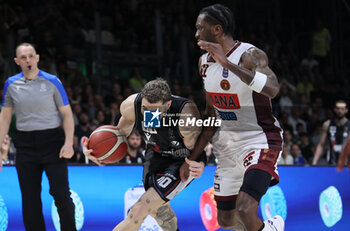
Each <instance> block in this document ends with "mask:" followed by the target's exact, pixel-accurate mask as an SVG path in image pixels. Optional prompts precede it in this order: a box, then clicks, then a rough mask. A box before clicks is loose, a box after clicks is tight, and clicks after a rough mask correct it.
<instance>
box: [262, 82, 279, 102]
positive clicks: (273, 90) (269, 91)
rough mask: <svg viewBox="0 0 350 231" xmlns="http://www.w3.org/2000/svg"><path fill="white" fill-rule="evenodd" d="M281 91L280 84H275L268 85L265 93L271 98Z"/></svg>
mask: <svg viewBox="0 0 350 231" xmlns="http://www.w3.org/2000/svg"><path fill="white" fill-rule="evenodd" d="M279 91H280V87H279V85H277V86H273V87H266V88H265V89H264V93H265V94H264V95H266V96H267V97H269V98H270V99H273V98H275V97H276V96H277V95H278V93H279Z"/></svg>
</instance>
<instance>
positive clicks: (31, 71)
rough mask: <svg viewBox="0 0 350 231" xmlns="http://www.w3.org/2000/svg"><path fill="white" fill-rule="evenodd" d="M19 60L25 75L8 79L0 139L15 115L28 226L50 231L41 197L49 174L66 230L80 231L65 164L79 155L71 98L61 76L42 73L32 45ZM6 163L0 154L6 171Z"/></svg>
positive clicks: (19, 50)
mask: <svg viewBox="0 0 350 231" xmlns="http://www.w3.org/2000/svg"><path fill="white" fill-rule="evenodd" d="M14 61H15V62H16V64H17V65H18V66H20V68H21V69H22V72H21V73H19V74H17V75H14V76H12V77H10V78H8V79H7V81H6V83H5V86H4V93H3V102H2V110H1V114H0V128H1V129H0V140H4V137H5V136H6V134H7V132H8V129H9V125H10V122H11V118H12V112H13V111H14V113H15V114H16V117H17V121H16V125H17V130H18V134H17V136H16V139H15V141H14V144H15V147H16V149H17V154H16V169H17V174H18V180H19V185H20V188H21V193H22V212H23V221H24V226H25V228H26V230H30V231H31V230H33V231H41V230H45V223H44V217H43V213H42V202H41V197H40V196H41V195H40V194H41V179H42V174H43V171H44V170H45V172H46V175H47V178H48V180H49V184H50V194H51V195H52V196H53V197H54V199H55V203H56V206H57V210H58V214H59V216H60V223H61V230H64V231H66V230H67V231H70V230H76V228H75V218H74V204H73V201H72V199H71V198H70V192H69V186H68V170H67V163H66V159H65V158H71V157H72V156H73V154H74V152H73V134H74V122H73V116H72V111H71V108H70V105H69V101H68V97H67V94H66V92H65V90H64V88H63V86H62V83H61V82H60V80H59V79H58V78H57V77H56V76H54V75H51V74H48V73H46V72H43V71H41V70H39V68H38V62H39V55H38V54H37V53H36V51H35V48H34V46H33V45H32V44H30V43H22V44H20V45H18V46H17V48H16V57H15V59H14ZM61 125H62V126H61ZM62 128H63V130H62ZM1 162H2V161H1V155H0V170H1V165H2V164H1Z"/></svg>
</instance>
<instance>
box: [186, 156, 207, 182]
mask: <svg viewBox="0 0 350 231" xmlns="http://www.w3.org/2000/svg"><path fill="white" fill-rule="evenodd" d="M185 161H186V163H187V164H188V166H189V170H190V176H192V177H194V178H199V177H200V176H201V175H202V173H203V171H204V163H203V162H198V161H195V160H189V159H188V158H185Z"/></svg>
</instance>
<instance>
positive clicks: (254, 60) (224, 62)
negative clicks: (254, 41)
mask: <svg viewBox="0 0 350 231" xmlns="http://www.w3.org/2000/svg"><path fill="white" fill-rule="evenodd" d="M197 44H198V45H199V46H200V48H201V49H202V50H206V51H207V52H208V53H209V54H210V55H211V56H212V57H213V58H214V60H215V61H216V62H217V63H219V64H220V65H221V66H223V67H224V68H227V69H229V70H230V71H231V72H233V73H234V74H235V75H237V76H238V77H239V78H240V79H241V80H242V81H243V82H244V83H246V84H247V85H248V86H249V87H250V88H252V89H253V90H254V91H256V92H258V93H261V94H263V95H265V96H267V97H269V98H274V97H275V96H276V95H277V94H278V92H279V87H280V86H279V83H278V80H277V77H276V75H275V73H274V72H273V71H272V70H271V69H270V68H269V66H268V58H267V55H266V54H265V52H264V51H262V50H260V49H258V48H256V47H252V48H250V49H249V50H247V51H246V52H245V53H243V55H242V57H241V60H240V65H236V64H233V63H231V62H230V61H229V60H228V59H227V57H226V54H225V52H224V50H223V48H222V46H221V45H220V44H218V43H212V42H207V41H203V40H201V41H199V42H198V43H197Z"/></svg>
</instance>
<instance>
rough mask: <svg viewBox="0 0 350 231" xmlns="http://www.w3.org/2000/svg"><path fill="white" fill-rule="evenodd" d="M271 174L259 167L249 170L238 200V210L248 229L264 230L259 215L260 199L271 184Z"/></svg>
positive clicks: (251, 230) (252, 230) (254, 230)
mask: <svg viewBox="0 0 350 231" xmlns="http://www.w3.org/2000/svg"><path fill="white" fill-rule="evenodd" d="M270 181H271V175H270V174H268V173H267V172H264V171H262V170H259V169H252V170H249V171H248V172H247V173H246V175H245V177H244V179H243V185H242V187H241V189H240V192H239V194H238V197H237V201H236V210H237V213H238V215H239V217H240V220H241V221H242V222H243V224H244V226H245V228H246V230H248V231H258V230H263V229H262V228H263V227H264V225H263V222H262V221H261V220H260V218H259V217H258V215H257V211H258V207H259V201H260V199H261V197H262V196H263V195H264V194H265V192H266V191H267V188H268V186H269V185H270Z"/></svg>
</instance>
